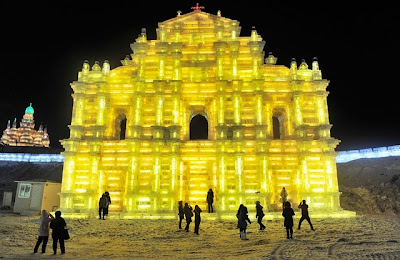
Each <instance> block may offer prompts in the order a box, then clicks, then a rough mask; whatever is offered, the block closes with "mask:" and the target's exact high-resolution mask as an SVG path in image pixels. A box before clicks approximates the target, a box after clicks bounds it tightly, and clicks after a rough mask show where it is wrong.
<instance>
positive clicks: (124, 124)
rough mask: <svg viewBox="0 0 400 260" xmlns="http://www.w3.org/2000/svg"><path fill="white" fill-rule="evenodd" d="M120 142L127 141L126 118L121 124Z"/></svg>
mask: <svg viewBox="0 0 400 260" xmlns="http://www.w3.org/2000/svg"><path fill="white" fill-rule="evenodd" d="M119 129H120V131H119V140H125V136H126V117H124V118H122V119H121V122H120V123H119Z"/></svg>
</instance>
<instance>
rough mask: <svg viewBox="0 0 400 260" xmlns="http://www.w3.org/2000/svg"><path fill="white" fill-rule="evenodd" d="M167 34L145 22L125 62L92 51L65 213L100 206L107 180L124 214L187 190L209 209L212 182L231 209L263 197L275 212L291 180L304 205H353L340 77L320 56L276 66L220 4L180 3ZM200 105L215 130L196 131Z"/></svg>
mask: <svg viewBox="0 0 400 260" xmlns="http://www.w3.org/2000/svg"><path fill="white" fill-rule="evenodd" d="M157 35H158V36H157V39H156V40H148V39H147V35H146V31H145V30H142V33H141V34H140V35H139V37H138V38H137V39H136V41H135V42H134V43H133V44H131V48H132V50H133V54H131V55H130V57H128V58H126V59H124V60H122V61H121V62H122V64H123V66H120V67H117V68H115V69H112V70H111V69H110V64H109V63H108V61H105V62H104V64H103V66H102V67H101V66H100V65H99V64H98V63H95V64H94V65H93V66H92V68H91V69H90V66H89V63H88V62H85V63H84V65H83V68H82V71H81V72H79V74H78V80H77V81H74V82H73V83H71V86H72V89H73V91H74V94H73V95H72V96H73V100H74V103H73V114H72V121H71V125H70V126H69V127H70V138H69V139H66V140H63V141H62V144H63V146H64V147H65V153H64V156H65V164H64V171H63V184H62V193H61V208H62V210H63V211H64V212H66V213H68V212H69V213H91V212H95V211H96V207H97V203H95V202H96V201H97V200H98V198H100V196H101V193H103V192H104V191H106V190H107V191H109V193H110V195H111V197H112V204H111V206H110V210H111V211H114V212H119V214H120V215H121V216H123V217H124V218H135V217H140V216H143V217H144V216H150V213H151V216H152V217H157V216H165V217H171V216H174V214H175V210H176V205H177V201H179V200H183V201H185V202H189V203H190V204H192V205H194V204H198V205H199V206H200V207H201V208H206V206H205V203H206V201H205V199H206V195H207V191H208V189H210V188H212V189H213V190H214V192H215V205H214V206H215V208H216V211H217V212H218V214H221V216H222V215H223V214H224V213H228V214H229V213H230V212H232V211H235V210H236V209H237V208H238V206H239V204H240V203H245V204H247V205H253V204H254V203H255V201H256V200H259V201H261V204H262V205H264V207H265V211H269V212H273V211H278V210H279V208H280V207H281V203H280V201H279V193H280V191H281V189H282V187H285V188H286V189H287V190H288V194H289V197H288V198H289V200H290V201H292V202H293V203H294V204H296V203H298V202H300V201H301V200H302V199H307V203H308V204H309V205H310V209H314V210H321V211H324V212H330V213H329V214H330V215H333V216H346V214H345V213H341V212H342V211H341V209H340V205H339V191H338V183H337V173H336V162H335V156H336V154H335V151H334V149H335V147H336V145H337V144H338V143H339V141H338V140H336V139H334V138H331V136H330V128H331V125H330V124H329V117H328V109H327V102H326V98H327V95H328V92H327V91H326V87H327V86H328V84H329V82H328V81H327V80H325V79H322V76H321V71H320V70H319V67H318V62H317V61H316V60H314V61H313V63H312V69H308V65H307V64H306V63H305V61H303V62H302V63H301V64H300V66H299V67H297V63H296V62H295V61H292V62H291V64H290V68H288V67H285V66H282V65H276V60H277V59H276V57H274V56H273V55H272V54H269V56H268V57H267V58H266V59H265V61H264V52H263V48H264V45H265V42H264V41H263V40H262V38H261V37H260V36H259V35H258V33H257V31H256V30H255V29H253V30H252V32H251V36H250V37H243V36H240V37H239V35H240V26H239V22H238V21H234V20H231V19H227V18H224V17H222V16H221V13H220V12H219V13H218V15H212V14H209V13H205V12H202V11H194V12H191V13H188V14H185V15H181V14H180V13H178V16H177V17H176V18H173V19H170V20H167V21H165V22H162V23H159V28H158V29H157ZM196 115H201V116H204V118H205V119H206V120H207V122H208V138H207V139H206V140H190V132H191V131H193V129H190V123H191V122H190V120H191V119H192V118H193V117H194V116H196ZM125 118H126V130H124V129H123V128H124V126H123V122H124V119H125ZM121 132H125V135H122V134H121ZM203 210H204V209H203ZM146 214H148V215H146Z"/></svg>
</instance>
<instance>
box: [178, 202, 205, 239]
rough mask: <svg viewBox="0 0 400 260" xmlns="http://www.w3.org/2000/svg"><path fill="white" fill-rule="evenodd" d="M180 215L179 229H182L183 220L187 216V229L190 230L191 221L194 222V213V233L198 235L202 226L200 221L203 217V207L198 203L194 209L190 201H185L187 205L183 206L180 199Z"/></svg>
mask: <svg viewBox="0 0 400 260" xmlns="http://www.w3.org/2000/svg"><path fill="white" fill-rule="evenodd" d="M178 210H179V212H178V216H179V229H182V220H183V219H184V218H186V227H185V231H186V232H189V226H190V223H191V222H192V217H193V214H194V233H195V234H196V235H198V234H199V228H200V222H201V217H200V213H201V212H202V210H201V208H200V207H199V206H198V205H196V206H194V210H193V208H192V206H190V205H189V204H188V203H185V206H183V202H182V201H179V202H178Z"/></svg>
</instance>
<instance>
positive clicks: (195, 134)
mask: <svg viewBox="0 0 400 260" xmlns="http://www.w3.org/2000/svg"><path fill="white" fill-rule="evenodd" d="M207 139H208V121H207V119H206V118H205V117H204V116H202V115H196V116H194V117H193V118H192V120H191V121H190V140H207Z"/></svg>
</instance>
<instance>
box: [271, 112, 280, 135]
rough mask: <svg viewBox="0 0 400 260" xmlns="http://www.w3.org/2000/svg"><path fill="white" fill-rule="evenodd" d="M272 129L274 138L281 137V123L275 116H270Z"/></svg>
mask: <svg viewBox="0 0 400 260" xmlns="http://www.w3.org/2000/svg"><path fill="white" fill-rule="evenodd" d="M272 131H273V136H274V139H281V124H280V122H279V118H278V117H276V116H273V117H272Z"/></svg>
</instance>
